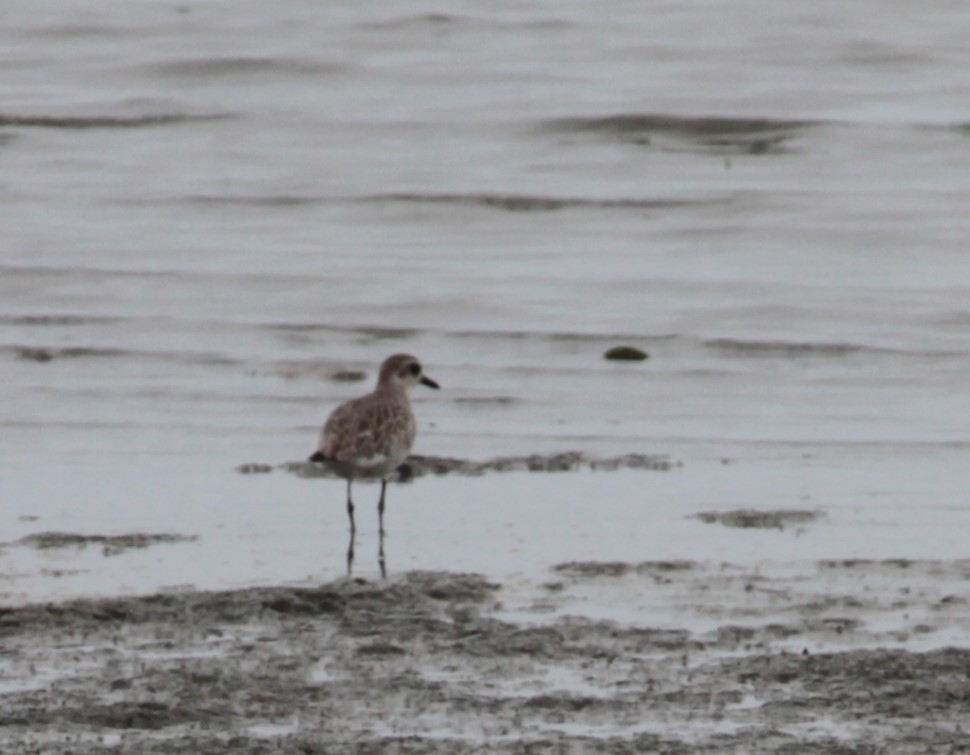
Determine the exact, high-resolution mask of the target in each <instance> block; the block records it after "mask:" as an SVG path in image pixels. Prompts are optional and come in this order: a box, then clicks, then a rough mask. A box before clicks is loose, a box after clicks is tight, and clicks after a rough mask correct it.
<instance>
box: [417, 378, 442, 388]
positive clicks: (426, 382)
mask: <svg viewBox="0 0 970 755" xmlns="http://www.w3.org/2000/svg"><path fill="white" fill-rule="evenodd" d="M420 383H421V385H426V386H428V387H429V388H434V389H435V390H438V389H439V388H440V387H441V386H440V385H438V384H437V383H436V382H435V381H434V380H432V379H431V378H429V377H427V376H426V375H422V376H421V380H420Z"/></svg>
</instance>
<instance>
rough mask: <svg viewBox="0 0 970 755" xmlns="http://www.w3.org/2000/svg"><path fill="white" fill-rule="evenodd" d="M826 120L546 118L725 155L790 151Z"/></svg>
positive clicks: (558, 125)
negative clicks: (670, 140)
mask: <svg viewBox="0 0 970 755" xmlns="http://www.w3.org/2000/svg"><path fill="white" fill-rule="evenodd" d="M823 123H824V121H812V120H791V119H777V118H739V117H730V116H681V115H666V114H650V113H645V114H642V113H621V114H618V115H607V116H571V117H565V118H555V119H552V120H548V121H544V122H543V123H542V124H541V126H542V128H543V129H544V130H549V131H559V132H571V133H581V134H593V135H601V136H607V137H611V138H615V139H619V140H621V141H623V142H627V143H632V144H636V145H639V146H647V145H650V144H651V143H652V141H651V140H652V137H654V136H656V135H660V136H664V137H667V138H674V139H680V140H683V141H687V142H691V143H693V144H696V145H699V146H702V147H704V148H706V149H709V150H713V151H716V152H719V153H724V154H772V153H781V152H787V151H789V150H788V149H787V147H786V144H787V142H788V141H790V140H791V139H792V138H793V137H795V136H796V135H797V134H798V133H799V132H800V131H803V130H805V129H808V128H811V127H813V126H818V125H822V124H823Z"/></svg>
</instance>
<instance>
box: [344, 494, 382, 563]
mask: <svg viewBox="0 0 970 755" xmlns="http://www.w3.org/2000/svg"><path fill="white" fill-rule="evenodd" d="M348 515H349V518H350V537H349V538H348V540H347V576H348V577H350V576H353V573H354V546H355V545H356V543H357V526H356V525H355V524H354V514H353V510H352V509H348ZM377 566H378V568H379V569H380V570H381V579H387V559H386V557H385V556H384V528H383V527H381V528H380V529H379V530H378V544H377Z"/></svg>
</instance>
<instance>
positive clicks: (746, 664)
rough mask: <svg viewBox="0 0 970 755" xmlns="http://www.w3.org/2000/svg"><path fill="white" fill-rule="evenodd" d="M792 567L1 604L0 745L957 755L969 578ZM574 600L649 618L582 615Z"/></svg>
mask: <svg viewBox="0 0 970 755" xmlns="http://www.w3.org/2000/svg"><path fill="white" fill-rule="evenodd" d="M809 567H810V568H809V569H808V570H807V571H806V570H805V569H801V570H797V569H796V570H793V571H792V572H791V573H789V574H787V575H785V574H782V573H778V574H774V575H773V576H765V575H763V574H761V573H759V571H758V570H757V569H752V568H751V567H742V566H732V565H730V564H724V563H702V562H698V561H690V560H685V561H647V562H641V563H627V562H571V563H563V564H560V565H558V566H556V567H555V568H554V569H552V570H550V575H549V580H548V582H546V583H545V584H543V585H540V586H537V587H536V588H535V590H534V591H533V592H532V594H530V595H529V596H528V597H527V599H525V600H524V601H523V596H522V594H521V592H518V593H517V592H516V591H515V590H514V589H511V590H510V586H507V585H506V586H503V585H501V584H497V583H494V582H491V581H490V580H489V579H487V578H486V577H483V576H480V575H475V574H460V573H446V572H417V571H416V572H407V573H403V574H398V575H392V576H391V578H390V579H388V580H386V581H382V580H364V579H343V580H337V581H334V582H330V583H328V584H323V585H321V586H317V587H269V588H251V589H242V590H227V591H212V592H204V591H193V590H187V591H184V592H170V593H162V594H156V595H150V596H142V597H125V598H103V599H85V600H74V601H69V602H62V603H52V604H44V605H27V606H20V607H9V608H2V609H0V638H2V640H0V641H2V656H0V671H2V673H0V750H2V751H3V752H11V753H12V752H17V753H38V754H40V753H51V754H53V753H57V754H58V755H61V754H62V753H64V752H71V753H74V755H93V754H94V753H108V752H125V753H127V754H129V755H137V754H138V753H149V752H151V753H201V752H204V753H301V754H305V753H324V752H326V753H342V752H354V753H367V752H421V753H455V752H496V753H546V752H555V753H560V752H656V753H752V752H759V753H787V754H793V753H819V752H826V753H877V752H878V753H881V752H887V753H889V752H891V753H937V752H939V753H944V752H945V753H956V752H970V730H968V729H970V727H967V726H966V722H967V721H968V720H970V649H966V648H958V647H953V646H951V643H954V644H959V643H958V640H959V638H961V637H966V636H967V634H966V633H967V630H968V629H970V611H968V595H967V592H966V589H965V587H964V585H965V584H966V578H967V577H968V576H970V561H907V560H902V559H896V560H888V561H864V560H843V561H818V562H814V563H813V564H810V565H809ZM510 595H511V600H512V602H513V603H516V605H515V606H511V605H509V604H507V600H508V599H509V597H510ZM594 596H595V597H596V598H597V599H598V600H600V601H607V602H610V601H612V602H614V603H616V604H622V603H623V601H625V600H627V601H632V600H642V599H643V598H644V596H646V597H647V598H648V599H649V600H650V601H651V602H653V603H654V604H655V605H657V606H663V607H664V608H665V609H666V610H664V611H659V610H658V611H657V613H656V617H657V620H656V622H654V621H653V620H652V618H651V616H650V614H649V613H643V612H641V613H640V614H639V617H638V618H637V620H635V621H630V622H623V621H615V620H604V619H603V618H598V617H597V611H596V610H595V609H593V608H592V606H593V603H594V601H593V600H591V598H593V597H594ZM671 617H673V619H671ZM955 639H956V640H957V642H954V640H955Z"/></svg>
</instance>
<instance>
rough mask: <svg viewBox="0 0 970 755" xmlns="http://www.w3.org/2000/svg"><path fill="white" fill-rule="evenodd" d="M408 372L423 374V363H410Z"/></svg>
mask: <svg viewBox="0 0 970 755" xmlns="http://www.w3.org/2000/svg"><path fill="white" fill-rule="evenodd" d="M408 372H410V373H411V374H412V375H420V374H421V365H420V364H412V365H410V366H409V367H408Z"/></svg>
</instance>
